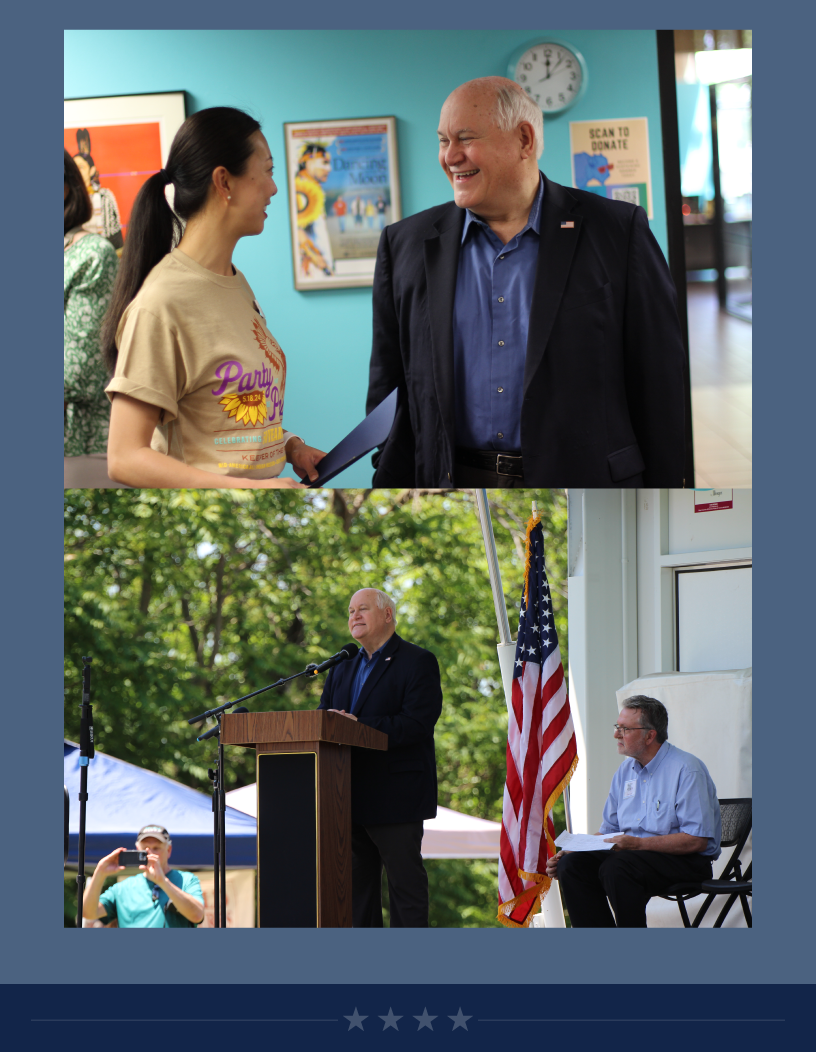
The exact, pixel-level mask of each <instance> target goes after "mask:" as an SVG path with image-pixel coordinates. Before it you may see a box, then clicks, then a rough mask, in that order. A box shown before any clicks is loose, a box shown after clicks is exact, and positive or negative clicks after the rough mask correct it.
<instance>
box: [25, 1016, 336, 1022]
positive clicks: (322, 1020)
mask: <svg viewBox="0 0 816 1052" xmlns="http://www.w3.org/2000/svg"><path fill="white" fill-rule="evenodd" d="M141 1020H147V1017H146V1016H137V1017H136V1018H135V1019H32V1020H31V1022H32V1023H138V1022H140V1021H141ZM339 1021H340V1020H339V1019H175V1018H174V1019H153V1020H150V1022H154V1023H338V1022H339Z"/></svg>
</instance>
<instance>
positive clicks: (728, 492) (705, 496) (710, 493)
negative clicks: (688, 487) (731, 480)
mask: <svg viewBox="0 0 816 1052" xmlns="http://www.w3.org/2000/svg"><path fill="white" fill-rule="evenodd" d="M733 507H734V491H733V490H732V489H696V490H695V491H694V511H695V513H696V512H698V511H727V510H728V509H729V508H733Z"/></svg>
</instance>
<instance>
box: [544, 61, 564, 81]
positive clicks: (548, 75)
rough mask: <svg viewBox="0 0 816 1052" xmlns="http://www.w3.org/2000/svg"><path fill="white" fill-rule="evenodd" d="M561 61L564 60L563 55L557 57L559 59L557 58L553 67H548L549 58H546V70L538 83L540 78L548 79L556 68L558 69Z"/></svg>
mask: <svg viewBox="0 0 816 1052" xmlns="http://www.w3.org/2000/svg"><path fill="white" fill-rule="evenodd" d="M563 61H564V59H563V56H562V57H561V58H559V59H558V61H557V62H556V64H555V66H554V67H553V68H552V69H550V60H549V59H547V60H546V62H545V63H544V65H545V66H546V67H547V72H546V74H545V75H544V76H543V77H541V78H540V79H539V81H538V83H539V84H540V83H541V81H542V80H549V79H550V77H551V76H552V75H553V74H554V73H556V72H557V70H558V67H559V66H560V65H561V63H562V62H563Z"/></svg>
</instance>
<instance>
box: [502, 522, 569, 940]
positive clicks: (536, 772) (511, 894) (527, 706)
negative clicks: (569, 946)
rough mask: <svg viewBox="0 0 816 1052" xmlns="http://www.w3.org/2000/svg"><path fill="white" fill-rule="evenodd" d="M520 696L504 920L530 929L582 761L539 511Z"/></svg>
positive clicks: (509, 793)
mask: <svg viewBox="0 0 816 1052" xmlns="http://www.w3.org/2000/svg"><path fill="white" fill-rule="evenodd" d="M512 702H513V704H512V712H510V714H509V719H508V731H507V780H506V782H505V785H504V805H503V808H502V831H501V852H500V858H499V913H498V919H499V920H500V921H501V923H502V924H504V925H505V926H506V927H508V928H526V927H528V926H529V924H530V921H531V920H532V919H533V916H534V915H535V913H537V912H538V908H539V905H540V902H541V899H542V898H543V896H544V895H545V894H546V893H547V891H548V890H549V887H550V878H549V877H548V876H547V875H546V872H545V869H546V865H547V858H548V857H550V856H552V855H554V854H555V851H556V849H555V845H554V844H553V840H554V837H555V830H554V828H553V821H552V808H553V804H554V803H555V801H556V800H557V799H558V797H559V796H560V795H561V793H562V792H563V791H564V788H565V787H566V786H567V784H568V783H569V780H570V778H571V777H572V772H573V771H574V770H575V767H576V765H577V763H578V754H577V750H576V746H575V731H574V730H573V726H572V715H571V714H570V707H569V701H568V700H567V688H566V684H565V682H564V669H563V667H562V665H561V652H560V650H559V649H558V635H557V633H556V630H555V621H554V620H553V610H552V601H551V598H550V586H549V583H548V582H547V573H546V571H545V569H544V531H543V530H542V528H541V520H540V519H539V517H538V515H536V514H534V515H533V516H532V517H531V519H530V521H529V522H528V524H527V565H526V567H525V570H524V589H523V591H522V595H521V613H520V615H519V628H518V639H517V641H516V660H515V667H514V670H513V697H512Z"/></svg>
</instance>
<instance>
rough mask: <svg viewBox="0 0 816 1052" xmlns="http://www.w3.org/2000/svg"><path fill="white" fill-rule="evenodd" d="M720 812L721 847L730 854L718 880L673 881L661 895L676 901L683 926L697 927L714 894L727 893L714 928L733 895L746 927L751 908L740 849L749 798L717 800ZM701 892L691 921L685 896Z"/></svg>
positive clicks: (748, 881)
mask: <svg viewBox="0 0 816 1052" xmlns="http://www.w3.org/2000/svg"><path fill="white" fill-rule="evenodd" d="M720 814H721V816H722V840H721V841H720V846H721V847H733V848H734V850H733V851H732V852H731V857H730V858H729V859H728V862H727V863H726V866H725V869H724V870H723V871H722V873H721V874H720V877H719V879H718V880H702V881H699V882H698V883H684V884H673V885H672V886H671V887H670V888H669V889H668V890H667V891H666V892H665V894H663V895H660V896H659V898H661V899H668V900H669V902H676V903H677V905H678V907H679V909H680V916H681V917H682V918H683V926H684V927H686V928H699V927H700V922H701V921H702V919H703V917H704V916H705V915H706V913H707V911H708V907H709V906H710V905H711V903H712V902H713V901H714V899H715V898H716V897H717V896H718V895H727V896H728V898H727V899H726V902H725V905H724V906H723V908H722V909H721V910H720V915H719V917H717V920H716V921H715V922H714V927H715V928H721V927H722V924H723V921H724V920H725V918H726V917H727V916H728V912H729V910H730V909H731V907H732V906H733V905H734V903H735V902H736V901H737V899H739V900H740V903H741V904H742V912H743V913H744V914H745V923H746V924H747V925H748V927H749V928H750V927H751V926H752V925H751V910H750V909H749V907H748V896H749V895H750V894H751V888H752V883H751V865H749V866H748V869H747V870H746V871H745V873H744V874H743V872H742V867H741V865H740V858H739V857H740V852H741V851H742V849H743V848H744V847H745V842H746V840H747V839H748V834H749V833H750V832H751V824H752V814H751V798H750V797H739V798H737V799H734V800H720ZM703 894H704V895H705V899H704V900H703V903H702V905H701V906H700V909H699V910H698V911H697V915H696V916H695V918H694V921H693V922H691V921H689V916H688V912H687V911H686V900H687V899H692V898H694V897H695V896H696V895H703Z"/></svg>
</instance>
